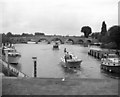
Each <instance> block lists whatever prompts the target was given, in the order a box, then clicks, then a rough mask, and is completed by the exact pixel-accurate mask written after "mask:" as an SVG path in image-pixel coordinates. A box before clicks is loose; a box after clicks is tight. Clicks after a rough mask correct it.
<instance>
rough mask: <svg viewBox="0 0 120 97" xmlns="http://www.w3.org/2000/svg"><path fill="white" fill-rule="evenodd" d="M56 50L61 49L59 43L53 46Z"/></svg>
mask: <svg viewBox="0 0 120 97" xmlns="http://www.w3.org/2000/svg"><path fill="white" fill-rule="evenodd" d="M55 49H57V50H58V49H59V45H58V43H57V42H56V43H55V44H54V45H53V50H55Z"/></svg>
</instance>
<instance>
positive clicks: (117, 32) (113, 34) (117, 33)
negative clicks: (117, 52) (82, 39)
mask: <svg viewBox="0 0 120 97" xmlns="http://www.w3.org/2000/svg"><path fill="white" fill-rule="evenodd" d="M108 35H109V37H110V39H111V40H112V41H113V42H115V43H116V44H117V49H119V48H120V26H117V25H115V26H112V27H111V28H110V29H109V30H108Z"/></svg>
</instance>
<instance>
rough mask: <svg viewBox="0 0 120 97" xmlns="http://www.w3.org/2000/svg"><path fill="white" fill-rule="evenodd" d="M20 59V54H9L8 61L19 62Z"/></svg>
mask: <svg viewBox="0 0 120 97" xmlns="http://www.w3.org/2000/svg"><path fill="white" fill-rule="evenodd" d="M19 59H20V56H16V57H13V56H8V63H11V64H18V62H19Z"/></svg>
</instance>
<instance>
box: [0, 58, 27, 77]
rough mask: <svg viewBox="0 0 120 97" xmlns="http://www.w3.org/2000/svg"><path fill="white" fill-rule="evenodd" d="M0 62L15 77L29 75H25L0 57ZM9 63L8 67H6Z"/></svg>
mask: <svg viewBox="0 0 120 97" xmlns="http://www.w3.org/2000/svg"><path fill="white" fill-rule="evenodd" d="M0 64H2V66H3V67H4V68H6V69H7V70H9V71H10V72H12V73H13V74H14V75H15V76H17V77H29V76H28V75H26V74H25V73H23V72H21V71H20V70H17V69H16V68H14V67H13V66H11V65H10V64H9V63H7V62H5V61H3V60H2V59H1V58H0ZM8 65H9V67H8Z"/></svg>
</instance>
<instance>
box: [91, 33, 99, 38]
mask: <svg viewBox="0 0 120 97" xmlns="http://www.w3.org/2000/svg"><path fill="white" fill-rule="evenodd" d="M99 34H100V33H99V32H95V33H92V34H91V35H90V36H91V37H92V38H95V39H98V37H99Z"/></svg>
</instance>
